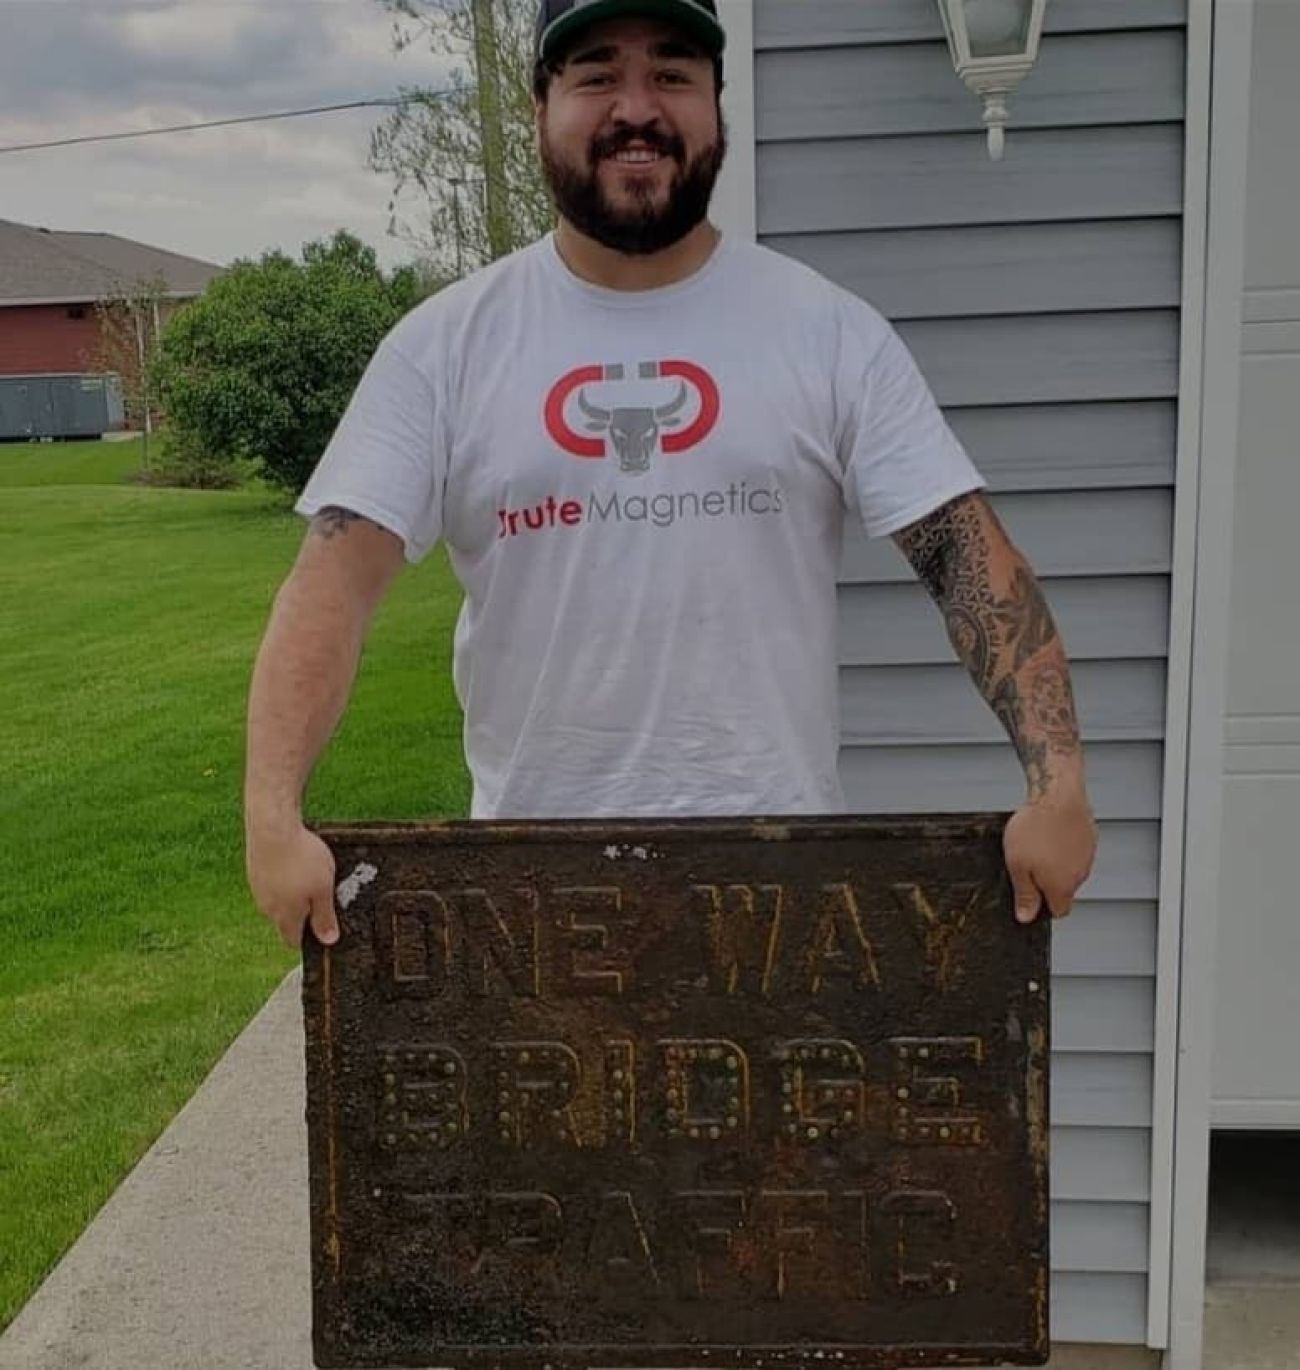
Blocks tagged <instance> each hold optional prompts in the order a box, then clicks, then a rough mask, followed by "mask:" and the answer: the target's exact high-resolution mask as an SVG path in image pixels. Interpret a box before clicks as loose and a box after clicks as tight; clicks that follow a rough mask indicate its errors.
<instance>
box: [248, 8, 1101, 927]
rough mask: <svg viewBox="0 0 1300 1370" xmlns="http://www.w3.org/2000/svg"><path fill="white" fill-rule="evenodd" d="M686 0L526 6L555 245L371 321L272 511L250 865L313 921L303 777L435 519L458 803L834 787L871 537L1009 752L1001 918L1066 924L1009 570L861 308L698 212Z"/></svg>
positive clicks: (1026, 647)
mask: <svg viewBox="0 0 1300 1370" xmlns="http://www.w3.org/2000/svg"><path fill="white" fill-rule="evenodd" d="M723 47H724V35H723V31H722V28H721V26H720V24H719V23H718V20H717V18H716V14H715V6H714V3H713V0H585V2H584V0H544V3H542V5H541V9H540V14H539V19H538V32H537V57H538V66H537V77H536V83H535V106H536V124H537V142H538V149H539V152H540V155H541V159H542V163H543V167H544V169H545V174H546V177H547V180H548V183H549V185H550V188H551V191H552V193H553V195H554V198H555V201H556V206H557V210H558V215H559V222H558V227H557V229H556V231H555V233H554V234H553V235H551V236H549V237H548V238H546V239H545V240H543V241H542V242H541V243H538V244H535V245H534V246H532V247H530V248H527V249H525V250H524V251H522V252H519V253H516V254H514V255H513V256H511V257H509V258H507V259H505V260H504V261H501V262H498V263H495V264H494V265H492V266H491V267H489V268H487V269H486V270H484V271H481V272H479V273H478V274H476V275H475V276H473V277H471V278H470V279H468V280H466V281H462V282H459V283H457V284H456V285H454V286H452V287H451V288H449V289H447V290H445V291H443V292H442V293H441V294H439V295H438V296H436V297H434V298H433V299H431V300H429V301H427V302H426V303H424V304H423V305H421V306H420V307H419V308H417V309H416V310H414V311H413V312H412V313H411V314H410V315H408V316H407V317H406V318H405V319H404V320H403V321H402V322H401V323H400V324H399V325H398V326H397V327H396V328H395V329H394V330H393V331H392V333H391V334H390V335H389V336H388V338H387V339H386V340H385V341H384V343H383V344H382V346H381V347H380V349H379V351H378V352H377V354H376V356H375V358H374V360H373V362H372V363H371V365H370V368H369V369H368V371H367V373H366V376H365V378H364V379H363V381H362V382H361V385H360V387H359V388H358V390H357V393H356V395H355V397H354V398H353V401H352V404H351V406H350V407H349V409H348V412H347V414H346V416H345V417H344V419H343V421H342V422H341V424H340V426H339V429H338V431H337V433H336V434H335V436H334V438H333V440H332V442H331V444H330V447H329V449H328V451H327V452H326V454H325V456H324V457H323V458H322V460H321V463H320V466H319V468H318V469H317V471H316V473H315V475H314V476H313V478H312V480H311V482H310V483H309V484H308V486H307V489H306V491H305V492H304V494H303V497H302V499H301V501H300V503H299V506H298V508H299V510H300V512H302V513H303V514H304V515H306V516H309V517H310V519H311V525H310V529H309V531H308V534H307V536H306V538H305V540H304V543H303V547H302V550H301V552H300V554H299V557H298V560H297V563H296V564H295V566H294V568H293V571H292V573H291V574H290V576H289V578H288V580H287V581H286V583H285V585H284V586H283V588H282V589H281V591H280V593H279V596H278V598H277V600H276V604H275V608H274V611H273V613H272V616H271V621H270V625H269V628H268V630H267V634H266V639H265V641H264V643H263V645H262V649H261V653H260V655H259V657H258V661H257V666H256V670H255V672H254V678H253V685H252V692H251V698H250V707H249V750H248V774H247V787H246V806H247V837H248V871H249V878H250V883H251V886H252V889H253V893H254V896H255V898H256V899H257V902H258V904H259V906H260V907H261V909H262V910H263V912H264V913H265V914H266V915H267V917H269V918H270V919H271V920H272V921H273V922H274V923H275V924H276V926H277V927H278V929H279V931H280V933H281V935H282V936H283V938H284V940H285V941H286V942H287V943H289V944H290V945H297V944H298V942H299V941H300V938H301V935H302V929H303V926H304V923H305V922H306V921H307V920H308V919H310V921H311V924H312V928H313V930H314V932H315V933H316V935H317V936H318V937H319V938H321V940H322V941H325V942H327V943H328V942H332V941H334V940H335V939H336V937H337V935H338V932H337V925H336V921H335V915H334V907H333V882H334V868H333V862H332V859H331V857H330V853H329V851H328V849H327V848H326V847H325V846H324V844H323V843H322V842H321V841H320V840H319V839H318V838H316V837H315V836H314V835H313V834H311V833H310V832H309V831H308V830H307V829H306V828H305V827H304V825H303V822H302V817H301V799H302V793H303V790H304V788H305V785H306V783H307V779H308V776H309V774H310V771H311V767H312V765H313V763H314V761H315V759H316V757H317V755H318V754H319V752H320V751H321V749H322V748H323V747H324V745H325V743H326V742H327V740H328V738H329V736H330V735H331V733H332V732H333V729H334V728H335V726H336V724H337V722H338V720H339V717H340V715H341V714H342V711H343V708H344V706H345V703H346V700H347V697H348V693H349V690H350V688H351V683H352V679H353V676H354V673H355V670H356V666H357V662H358V659H359V655H360V651H361V647H362V642H363V639H364V635H365V631H366V626H367V624H368V622H369V620H370V617H371V614H372V612H373V610H374V609H375V606H376V605H377V603H378V602H379V600H380V598H381V596H382V595H383V593H384V591H385V589H386V588H387V586H388V585H389V583H390V582H391V580H392V579H393V577H394V576H395V575H396V573H397V571H398V569H399V568H400V566H401V563H402V560H403V557H405V558H406V559H407V560H410V561H417V560H419V559H420V558H421V557H422V556H424V555H425V553H427V552H428V551H429V549H430V548H431V547H432V546H433V545H434V543H435V542H436V541H437V540H438V539H439V538H441V539H443V540H444V541H445V542H446V544H447V546H448V548H449V551H450V555H451V560H452V565H453V567H454V569H455V571H456V573H457V576H458V578H459V579H460V581H461V584H462V586H463V587H464V590H465V594H466V600H465V605H464V608H463V610H462V614H461V618H460V622H459V624H458V626H457V631H456V651H455V667H454V675H455V683H456V688H457V693H458V695H459V698H460V701H461V703H462V705H463V707H464V710H465V749H466V756H467V760H468V763H469V767H470V770H471V773H472V776H473V781H474V798H473V807H472V815H473V816H474V817H481V818H487V817H530V818H544V817H557V816H563V817H595V816H614V817H634V816H662V815H705V814H719V815H739V814H756V813H766V814H795V813H829V812H835V811H839V810H841V809H842V807H843V796H842V794H841V792H840V788H839V782H838V779H837V774H836V754H837V748H838V724H837V694H836V680H837V671H836V646H835V566H836V562H837V559H838V550H839V541H840V530H841V524H842V518H843V515H844V513H845V511H846V510H848V511H849V512H851V513H852V514H853V515H855V516H857V517H860V518H861V519H862V520H863V522H864V524H865V527H866V530H867V532H868V533H869V534H870V535H872V536H883V535H885V534H890V535H893V536H894V538H895V540H896V541H897V543H898V545H899V546H900V547H901V548H902V550H903V552H904V553H905V554H906V556H907V557H908V558H909V560H910V561H911V563H912V565H913V566H914V567H915V568H916V570H917V573H918V574H919V575H920V577H921V579H922V580H923V581H924V583H925V585H926V587H927V588H928V590H929V592H930V594H931V595H932V596H933V597H934V599H935V601H936V603H937V604H938V606H939V608H940V610H941V611H942V613H943V614H944V617H945V619H946V622H947V626H948V630H949V634H950V636H951V639H952V642H953V645H954V647H955V648H956V650H957V652H958V654H959V656H960V657H961V659H962V661H963V662H964V663H965V664H966V666H967V667H968V669H969V670H970V673H971V675H972V677H973V679H974V682H975V685H976V687H977V688H978V689H979V691H980V692H981V694H982V695H983V696H984V698H985V699H986V700H987V701H988V703H989V705H990V707H991V708H993V709H994V711H995V712H996V713H997V715H998V717H999V718H1000V719H1001V720H1002V723H1003V724H1004V725H1005V727H1006V729H1007V732H1008V734H1009V735H1010V737H1011V740H1012V742H1013V743H1014V745H1015V747H1016V750H1017V752H1018V754H1019V756H1020V759H1021V761H1022V763H1023V765H1024V770H1025V776H1026V780H1027V786H1028V796H1027V800H1026V803H1025V804H1024V806H1023V807H1021V808H1020V809H1019V810H1018V811H1017V813H1016V814H1015V816H1014V817H1013V819H1012V820H1011V822H1010V824H1009V825H1008V828H1007V831H1006V838H1005V847H1006V856H1007V862H1008V866H1009V868H1010V871H1011V875H1012V879H1013V883H1014V886H1015V892H1016V909H1017V916H1018V917H1019V918H1021V919H1022V920H1023V921H1030V920H1032V919H1033V918H1034V917H1035V916H1036V915H1037V914H1038V913H1039V912H1040V909H1041V907H1042V905H1043V904H1044V903H1045V904H1046V907H1047V909H1048V910H1049V911H1050V912H1051V913H1052V914H1054V915H1062V914H1064V913H1066V912H1068V910H1069V907H1070V902H1071V899H1072V898H1073V895H1074V893H1075V890H1076V889H1077V888H1078V886H1079V884H1080V883H1081V882H1082V881H1083V880H1084V879H1085V878H1086V876H1087V874H1088V871H1089V869H1090V866H1091V862H1092V858H1093V852H1094V846H1095V830H1094V825H1093V822H1092V815H1091V811H1090V808H1089V804H1088V798H1087V793H1086V789H1085V784H1084V773H1083V759H1082V755H1081V751H1080V746H1079V734H1078V727H1077V723H1076V720H1075V713H1074V706H1073V700H1072V695H1071V689H1070V678H1069V667H1068V664H1067V661H1066V657H1065V653H1064V650H1063V648H1062V645H1061V641H1060V638H1059V636H1058V634H1057V632H1056V628H1055V626H1054V624H1053V622H1052V617H1051V614H1050V612H1049V611H1048V608H1047V605H1046V604H1045V602H1044V600H1043V597H1042V594H1041V592H1040V590H1039V587H1038V584H1037V582H1036V580H1035V579H1034V575H1033V572H1032V571H1031V570H1030V568H1029V566H1028V565H1027V563H1026V562H1025V560H1024V558H1023V557H1022V556H1021V555H1020V554H1019V553H1018V552H1017V551H1016V549H1015V548H1014V547H1013V546H1012V545H1011V543H1010V542H1009V541H1008V540H1007V537H1006V535H1005V533H1004V532H1003V530H1002V528H1001V526H1000V524H999V523H998V520H997V518H996V517H995V516H994V514H993V512H992V511H991V510H990V508H989V506H988V504H987V503H986V502H985V500H984V498H983V496H982V495H981V494H979V493H978V492H979V490H980V489H981V487H982V482H981V480H980V477H979V475H978V473H977V472H976V471H975V469H974V468H973V467H972V465H971V464H970V462H969V460H968V459H967V457H966V454H965V453H964V452H963V451H962V449H961V447H960V446H959V444H958V443H957V441H956V439H955V438H954V437H953V435H952V434H951V432H950V431H949V430H948V428H947V426H946V424H945V423H944V421H943V419H942V417H941V416H940V414H939V411H938V409H937V408H936V406H935V404H934V401H933V399H932V398H931V396H930V393H929V391H928V390H927V388H926V386H925V384H924V382H923V381H922V380H921V378H920V376H919V374H918V373H917V371H916V368H915V366H914V364H913V362H912V360H911V357H910V356H909V355H908V353H907V351H906V349H905V348H904V347H903V345H902V344H901V342H900V341H899V340H898V338H897V336H896V335H895V334H894V332H893V331H892V330H891V329H890V328H889V326H888V325H887V324H886V323H885V322H884V320H882V319H881V318H880V316H879V315H878V314H876V313H875V311H874V310H872V309H871V308H870V306H868V305H866V304H865V303H863V302H862V301H860V300H858V299H856V298H854V297H853V296H851V295H849V294H848V293H847V292H845V291H842V290H840V289H838V288H837V287H835V286H833V285H832V284H831V283H830V282H828V281H826V280H825V279H823V278H822V277H820V276H818V275H817V274H816V273H814V272H812V271H810V270H808V269H807V268H805V267H803V266H801V265H799V264H797V263H795V262H793V261H790V260H788V259H786V258H784V257H782V256H779V255H778V254H776V253H773V252H769V251H767V250H765V249H762V248H758V247H756V246H753V245H751V244H748V243H743V242H739V241H732V240H731V239H729V238H724V237H722V236H721V235H720V234H719V233H718V231H717V230H716V229H715V228H714V227H713V226H712V225H711V224H710V223H709V222H708V220H707V218H706V217H705V216H706V213H707V208H708V203H709V198H710V194H711V192H712V189H713V185H714V181H715V179H716V177H717V174H718V170H719V168H720V167H721V165H722V160H723V156H724V153H725V129H724V126H723V121H722V116H721V109H720V104H719V98H720V93H721V72H722V53H723Z"/></svg>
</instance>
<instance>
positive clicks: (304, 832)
mask: <svg viewBox="0 0 1300 1370" xmlns="http://www.w3.org/2000/svg"><path fill="white" fill-rule="evenodd" d="M246 862H247V869H248V887H249V889H251V890H252V892H253V899H254V900H255V901H256V903H257V907H258V908H259V909H261V911H262V912H263V913H264V914H265V915H266V916H267V917H268V918H269V919H270V920H271V922H272V923H274V924H275V926H276V928H277V929H278V930H279V933H280V937H281V938H282V939H283V941H284V944H285V945H286V946H288V947H300V946H301V945H302V930H303V928H304V926H305V925H306V924H307V922H308V921H309V920H310V922H311V929H312V932H314V933H315V934H316V937H317V939H318V940H319V941H321V942H324V943H325V944H326V945H327V946H329V945H332V944H333V943H335V942H337V941H338V940H339V924H338V917H337V915H336V914H335V912H334V876H335V870H334V854H333V853H332V852H331V851H330V849H329V848H328V847H327V846H326V845H325V843H324V842H322V841H321V839H320V838H319V837H317V836H316V834H315V833H314V832H312V831H311V830H310V829H308V828H307V827H305V826H304V825H303V823H302V822H301V821H297V822H294V823H292V824H289V825H286V826H285V827H282V828H269V827H260V828H255V827H251V826H250V828H249V829H248V834H247V846H246Z"/></svg>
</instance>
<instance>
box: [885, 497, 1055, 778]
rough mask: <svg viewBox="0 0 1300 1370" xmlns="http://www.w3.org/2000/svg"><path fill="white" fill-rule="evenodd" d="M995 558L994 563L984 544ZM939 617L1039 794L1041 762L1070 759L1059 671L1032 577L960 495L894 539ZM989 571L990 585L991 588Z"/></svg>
mask: <svg viewBox="0 0 1300 1370" xmlns="http://www.w3.org/2000/svg"><path fill="white" fill-rule="evenodd" d="M995 540H996V542H997V544H998V548H999V552H998V554H997V555H995V552H994V542H995ZM897 541H898V545H899V547H900V548H901V549H902V551H903V554H904V555H905V556H906V557H907V559H908V561H909V562H910V563H911V564H912V567H913V569H914V570H915V571H916V573H917V575H918V576H919V577H920V579H921V581H922V583H923V584H924V585H925V587H926V589H927V590H928V591H929V593H930V596H931V598H932V599H933V600H934V602H935V604H936V605H937V606H938V608H939V610H940V612H941V613H942V614H943V616H944V621H945V623H946V625H947V628H948V636H949V638H950V639H951V640H952V644H953V647H954V648H955V650H956V652H957V655H958V657H959V658H960V659H961V661H962V663H963V664H964V665H965V666H966V668H967V670H968V671H969V672H970V674H971V677H972V678H973V679H974V681H975V684H976V686H977V688H978V689H979V691H980V693H981V694H982V695H983V696H984V698H985V699H986V700H987V701H988V704H989V707H990V708H991V709H992V710H993V712H994V713H995V714H996V715H997V716H998V718H999V719H1000V720H1001V721H1002V725H1003V727H1005V728H1006V730H1007V733H1008V735H1009V736H1010V738H1011V741H1012V743H1013V744H1014V746H1015V748H1016V752H1017V754H1018V755H1019V757H1020V761H1021V764H1022V765H1023V766H1024V770H1025V777H1026V779H1027V781H1028V785H1029V792H1030V795H1031V796H1034V797H1037V796H1039V795H1041V794H1043V793H1044V792H1045V791H1046V789H1047V785H1048V782H1049V780H1050V778H1051V758H1052V757H1054V756H1057V757H1076V756H1077V755H1078V754H1079V751H1080V747H1079V725H1078V722H1077V719H1076V716H1075V707H1074V692H1073V689H1072V687H1071V684H1070V672H1069V664H1068V662H1067V661H1066V658H1065V649H1064V648H1063V646H1062V645H1061V641H1060V637H1059V635H1058V634H1057V630H1056V624H1055V623H1054V622H1053V619H1052V614H1051V610H1050V609H1049V608H1048V607H1047V601H1046V600H1045V599H1044V598H1043V592H1042V590H1041V588H1040V587H1039V584H1038V581H1037V580H1036V579H1035V577H1034V574H1033V572H1032V571H1031V570H1030V569H1029V567H1028V566H1027V565H1026V564H1025V563H1024V561H1023V560H1021V559H1019V558H1018V554H1015V553H1014V549H1011V551H1010V554H1009V555H1007V554H1005V553H1004V552H1003V551H1002V549H1010V544H1009V543H1007V542H1006V539H1005V536H1004V535H1003V534H1002V532H1001V528H1000V525H999V524H998V523H997V517H996V515H995V514H994V513H993V511H992V509H990V508H989V506H988V504H987V503H986V502H985V500H984V499H983V498H982V497H981V496H979V495H963V496H962V497H960V498H959V499H956V500H953V501H952V502H951V503H949V504H946V505H944V506H943V507H942V508H941V509H938V510H936V511H935V512H934V513H933V514H931V515H930V516H929V517H927V518H924V519H922V520H921V521H920V522H919V523H916V524H913V525H912V526H911V527H910V528H907V529H904V530H903V532H902V533H900V534H899V535H898V538H897ZM995 572H996V579H997V582H998V583H997V584H995Z"/></svg>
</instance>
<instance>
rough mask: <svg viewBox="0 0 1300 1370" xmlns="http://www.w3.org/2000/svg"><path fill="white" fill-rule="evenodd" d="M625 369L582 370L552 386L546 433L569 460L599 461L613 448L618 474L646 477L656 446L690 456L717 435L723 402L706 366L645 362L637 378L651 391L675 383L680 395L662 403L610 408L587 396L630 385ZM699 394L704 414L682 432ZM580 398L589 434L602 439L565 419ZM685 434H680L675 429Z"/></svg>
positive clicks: (700, 411) (642, 363)
mask: <svg viewBox="0 0 1300 1370" xmlns="http://www.w3.org/2000/svg"><path fill="white" fill-rule="evenodd" d="M627 379H628V376H627V374H626V368H624V367H622V366H616V365H615V366H580V367H578V368H577V370H575V371H570V372H569V374H568V375H567V376H563V377H561V378H560V380H558V381H556V383H555V384H554V385H553V386H552V387H551V393H550V394H549V395H547V397H546V431H547V432H548V433H549V434H550V435H551V437H552V438H554V439H555V441H556V443H558V444H559V446H560V447H562V448H563V449H564V450H565V451H566V452H568V453H569V454H570V456H574V457H589V458H598V457H606V456H609V455H610V451H609V449H610V448H611V447H612V448H613V450H614V452H616V453H617V454H618V465H619V470H621V471H624V472H626V473H627V474H629V475H641V474H642V473H643V472H645V471H648V470H649V469H650V458H651V457H652V456H653V455H654V450H655V447H656V446H658V447H659V449H660V451H662V452H664V453H665V454H666V455H668V456H671V455H673V454H675V453H677V452H685V451H688V450H689V449H690V448H692V447H695V446H696V445H697V444H699V443H701V442H703V441H704V439H705V438H707V437H708V436H709V434H710V433H712V432H713V429H714V427H715V426H716V425H717V422H718V415H719V414H720V413H721V412H722V401H721V399H720V398H719V395H718V387H717V383H716V382H715V381H714V379H713V377H712V376H710V375H709V373H708V372H707V371H705V370H704V368H703V367H700V366H696V365H695V364H694V363H693V362H682V361H667V362H641V363H640V365H639V366H638V367H637V373H636V379H637V380H638V381H644V382H646V383H647V386H646V388H647V389H651V388H653V389H654V390H656V391H661V390H662V389H663V386H662V384H656V382H662V381H665V380H676V381H677V382H678V385H677V393H676V394H675V395H674V396H673V397H672V398H671V399H669V400H667V401H665V402H664V403H662V404H657V405H653V404H647V405H622V406H620V407H618V408H615V409H605V408H602V407H601V406H600V405H598V404H596V403H595V402H594V401H593V399H592V398H591V396H590V395H589V394H588V393H587V387H588V386H591V385H599V384H600V383H601V382H602V381H624V380H627ZM692 390H693V391H694V392H695V394H696V396H697V399H698V403H699V412H698V413H697V414H696V416H695V418H694V420H693V421H692V422H691V423H690V424H689V425H688V426H687V427H684V428H683V427H682V424H683V422H684V420H683V417H682V414H683V411H684V410H686V409H687V407H688V405H689V403H690V398H691V391H692ZM575 393H576V395H577V407H578V410H579V412H580V413H581V414H582V416H583V418H584V419H585V420H586V422H585V423H584V424H583V427H584V428H585V429H586V430H587V432H589V433H599V434H601V435H602V436H600V437H594V438H588V437H583V435H582V434H581V433H578V432H575V431H574V429H573V427H572V426H571V425H570V423H569V421H568V419H567V418H566V417H565V407H566V406H567V404H568V402H569V400H570V398H571V397H572V396H573V395H574V394H575ZM674 429H680V431H679V432H674V431H671V430H674Z"/></svg>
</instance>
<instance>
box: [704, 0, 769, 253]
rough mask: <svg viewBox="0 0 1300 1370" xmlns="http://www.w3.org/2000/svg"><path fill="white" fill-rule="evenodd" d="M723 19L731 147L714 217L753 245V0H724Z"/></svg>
mask: <svg viewBox="0 0 1300 1370" xmlns="http://www.w3.org/2000/svg"><path fill="white" fill-rule="evenodd" d="M718 17H719V18H720V19H721V20H722V24H723V27H724V28H725V29H726V30H727V50H726V53H725V55H724V57H723V76H724V79H725V81H726V88H725V89H724V90H723V92H722V112H723V114H724V115H725V116H726V120H727V131H728V134H729V137H730V146H729V148H728V151H727V160H726V164H725V165H724V166H723V168H722V174H721V175H720V176H719V177H718V185H717V189H716V190H715V191H714V194H713V204H712V212H711V214H710V216H709V217H710V218H711V219H712V220H713V222H714V223H715V224H717V226H718V227H719V228H720V229H722V231H723V232H724V233H727V234H730V235H732V236H734V237H737V238H743V239H744V240H745V241H746V242H751V243H752V242H754V241H756V240H757V238H758V172H757V161H758V156H757V153H758V149H757V145H756V144H757V128H756V122H755V116H754V0H721V2H720V4H719V7H718Z"/></svg>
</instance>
